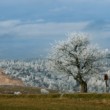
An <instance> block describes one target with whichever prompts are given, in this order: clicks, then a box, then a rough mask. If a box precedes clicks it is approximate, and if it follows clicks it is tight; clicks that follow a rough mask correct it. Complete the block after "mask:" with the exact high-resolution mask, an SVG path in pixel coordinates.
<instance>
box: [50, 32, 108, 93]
mask: <svg viewBox="0 0 110 110" xmlns="http://www.w3.org/2000/svg"><path fill="white" fill-rule="evenodd" d="M107 54H108V51H107V49H106V50H101V49H99V48H98V47H97V46H93V45H91V44H90V41H89V39H88V35H86V34H84V33H72V34H70V35H69V36H68V39H67V40H65V41H59V42H57V43H56V44H55V45H53V46H52V51H51V52H50V54H49V59H50V62H51V66H52V69H54V70H57V71H59V72H61V73H66V74H67V75H71V76H73V78H74V79H75V80H76V81H77V82H78V83H79V85H80V86H81V89H80V91H81V92H87V80H88V76H92V75H94V74H98V73H99V72H103V71H104V70H106V69H105V67H106V64H107V63H106V61H105V58H106V56H107Z"/></svg>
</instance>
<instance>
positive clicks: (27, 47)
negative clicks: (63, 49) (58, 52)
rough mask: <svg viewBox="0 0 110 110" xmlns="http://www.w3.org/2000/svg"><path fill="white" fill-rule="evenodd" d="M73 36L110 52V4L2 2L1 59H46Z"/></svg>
mask: <svg viewBox="0 0 110 110" xmlns="http://www.w3.org/2000/svg"><path fill="white" fill-rule="evenodd" d="M71 32H84V33H88V34H89V35H90V39H91V42H92V43H94V44H95V43H97V44H98V45H99V46H100V47H101V48H108V49H110V45H109V42H110V0H0V59H21V58H23V59H24V58H39V57H45V56H47V55H48V52H49V50H50V49H51V45H50V44H51V43H54V42H55V41H59V40H64V39H66V38H67V36H66V35H67V33H71Z"/></svg>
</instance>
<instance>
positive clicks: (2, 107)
mask: <svg viewBox="0 0 110 110" xmlns="http://www.w3.org/2000/svg"><path fill="white" fill-rule="evenodd" d="M0 110H110V94H64V95H63V97H62V98H60V94H49V95H40V94H39V95H18V96H17V95H0Z"/></svg>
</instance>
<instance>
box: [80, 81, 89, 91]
mask: <svg viewBox="0 0 110 110" xmlns="http://www.w3.org/2000/svg"><path fill="white" fill-rule="evenodd" d="M80 85H81V90H80V92H82V93H87V83H86V82H85V81H82V82H81V84H80Z"/></svg>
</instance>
